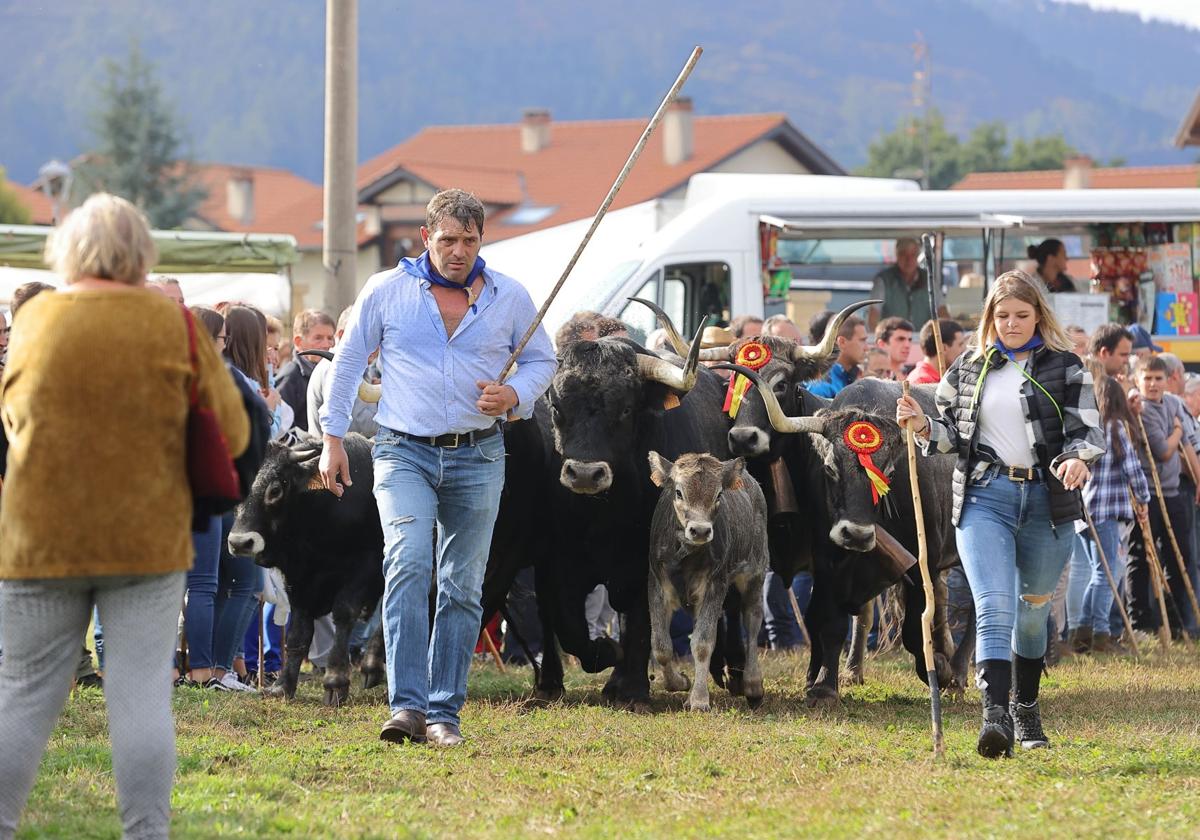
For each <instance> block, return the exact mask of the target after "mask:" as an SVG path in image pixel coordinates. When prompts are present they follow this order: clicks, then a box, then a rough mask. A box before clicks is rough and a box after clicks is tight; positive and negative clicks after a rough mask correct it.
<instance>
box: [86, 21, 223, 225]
mask: <svg viewBox="0 0 1200 840" xmlns="http://www.w3.org/2000/svg"><path fill="white" fill-rule="evenodd" d="M98 96H99V102H100V104H99V107H98V108H97V110H96V113H95V114H94V115H93V119H94V126H93V131H94V133H95V137H96V148H95V150H94V151H93V153H92V154H90V155H88V156H87V160H86V162H85V163H83V164H82V165H81V166H80V168H79V172H78V175H79V177H80V179H81V180H82V181H83V182H84V186H85V189H84V191H85V192H95V191H99V190H104V191H107V192H111V193H115V194H116V195H120V196H122V197H124V198H127V199H129V200H130V201H132V202H133V203H134V204H136V205H137V206H138V207H140V208H141V209H142V211H143V212H145V214H146V216H147V217H148V218H149V219H150V223H151V224H152V225H153V226H154V227H156V228H164V229H169V228H177V227H179V226H180V225H182V224H183V223H184V222H185V221H187V219H188V218H189V217H191V216H192V215H193V214H194V213H195V211H196V208H197V207H198V206H199V204H200V202H201V201H203V200H204V198H205V196H206V192H205V190H204V189H203V188H202V187H199V186H197V185H196V184H194V183H193V182H192V181H193V172H192V166H191V163H190V161H189V160H188V159H187V158H186V156H185V155H184V154H183V152H182V148H183V146H184V137H183V128H182V126H181V124H180V121H179V119H178V118H177V116H176V114H175V111H174V108H173V107H172V106H171V104H170V102H169V101H168V100H167V98H166V96H165V95H164V93H163V90H162V87H161V86H160V85H159V83H158V80H157V79H156V78H155V74H154V67H153V65H151V64H150V63H149V62H147V61H146V60H145V59H144V58H143V57H142V54H141V50H140V49H139V48H138V46H137V44H136V43H135V44H134V45H133V47H132V48H131V49H130V52H129V57H128V59H127V60H126V62H125V63H124V64H123V65H122V64H118V63H117V62H115V61H111V60H109V61H106V62H105V78H104V80H103V82H101V84H100V86H99V90H98Z"/></svg>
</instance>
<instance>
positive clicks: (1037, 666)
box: [1011, 654, 1050, 750]
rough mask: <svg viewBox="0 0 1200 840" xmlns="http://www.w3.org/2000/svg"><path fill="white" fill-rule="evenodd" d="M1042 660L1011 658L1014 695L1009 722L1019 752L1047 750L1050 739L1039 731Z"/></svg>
mask: <svg viewBox="0 0 1200 840" xmlns="http://www.w3.org/2000/svg"><path fill="white" fill-rule="evenodd" d="M1042 668H1043V661H1042V657H1040V656H1039V657H1038V658H1037V659H1026V658H1025V657H1024V656H1017V655H1016V654H1014V655H1013V677H1014V683H1015V685H1016V691H1014V692H1013V695H1014V696H1013V702H1012V710H1011V713H1012V719H1013V737H1014V738H1015V739H1016V740H1017V741H1018V742H1020V744H1021V749H1025V750H1036V749H1042V748H1044V747H1048V746H1050V739H1048V738H1047V737H1046V733H1045V732H1043V731H1042V710H1041V707H1040V706H1039V705H1038V690H1039V688H1040V687H1041V682H1042Z"/></svg>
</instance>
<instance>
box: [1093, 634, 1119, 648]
mask: <svg viewBox="0 0 1200 840" xmlns="http://www.w3.org/2000/svg"><path fill="white" fill-rule="evenodd" d="M1113 652H1114V651H1113V638H1112V636H1111V635H1109V634H1108V633H1095V634H1093V635H1092V653H1113Z"/></svg>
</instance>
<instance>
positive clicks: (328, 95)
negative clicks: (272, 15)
mask: <svg viewBox="0 0 1200 840" xmlns="http://www.w3.org/2000/svg"><path fill="white" fill-rule="evenodd" d="M357 165H358V0H326V2H325V207H324V219H325V227H324V230H323V232H322V237H321V262H322V264H323V265H324V267H325V297H324V306H325V310H326V311H327V312H329V313H331V314H333V315H334V316H336V315H337V313H338V312H340V311H341V310H342V309H344V308H345V307H346V306H348V305H349V304H350V303H352V302H353V301H354V294H355V291H356V289H355V287H356V285H357V282H356V281H357V278H356V272H355V268H356V263H357V256H358V243H357V241H356V236H355V232H356V229H357V224H356V220H355V215H356V213H357V210H358V188H357V186H356V183H355V173H356V168H357Z"/></svg>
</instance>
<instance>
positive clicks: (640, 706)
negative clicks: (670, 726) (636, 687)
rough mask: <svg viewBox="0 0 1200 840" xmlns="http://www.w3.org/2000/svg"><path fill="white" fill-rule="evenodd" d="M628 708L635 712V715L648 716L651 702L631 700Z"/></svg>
mask: <svg viewBox="0 0 1200 840" xmlns="http://www.w3.org/2000/svg"><path fill="white" fill-rule="evenodd" d="M627 708H628V709H629V711H631V712H633V713H634V714H635V715H648V714H650V701H649V700H631V701H630V702H629V703H628V705H627Z"/></svg>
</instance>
